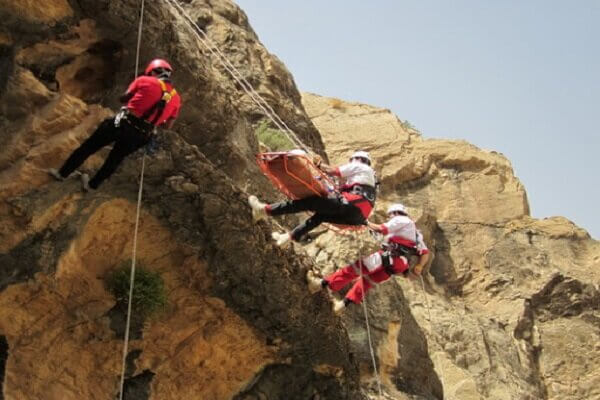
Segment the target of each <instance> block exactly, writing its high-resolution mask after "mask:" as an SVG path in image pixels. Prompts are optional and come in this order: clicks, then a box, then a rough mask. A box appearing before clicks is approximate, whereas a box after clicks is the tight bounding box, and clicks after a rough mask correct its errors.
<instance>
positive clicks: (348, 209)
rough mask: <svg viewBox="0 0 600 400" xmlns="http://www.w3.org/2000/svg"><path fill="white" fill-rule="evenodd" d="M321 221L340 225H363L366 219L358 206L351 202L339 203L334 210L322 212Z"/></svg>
mask: <svg viewBox="0 0 600 400" xmlns="http://www.w3.org/2000/svg"><path fill="white" fill-rule="evenodd" d="M322 219H323V220H322V222H329V223H331V224H340V225H353V226H355V225H365V224H366V220H365V218H364V217H363V215H362V213H361V211H360V208H358V207H355V206H353V205H351V204H340V206H339V207H337V209H336V210H335V212H331V213H327V214H323V218H322Z"/></svg>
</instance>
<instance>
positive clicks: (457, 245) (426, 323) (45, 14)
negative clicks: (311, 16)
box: [0, 0, 600, 400]
mask: <svg viewBox="0 0 600 400" xmlns="http://www.w3.org/2000/svg"><path fill="white" fill-rule="evenodd" d="M179 4H181V6H182V7H184V8H185V10H186V11H187V12H188V13H190V15H191V18H192V19H193V20H194V21H195V22H196V23H197V24H198V25H199V26H200V28H201V29H203V31H204V32H206V33H207V35H208V36H209V37H210V38H211V39H212V40H213V41H214V42H215V43H217V45H218V46H219V48H220V50H221V51H222V52H224V53H225V54H226V55H227V56H228V57H229V59H230V60H231V61H232V63H233V64H234V65H235V66H236V67H238V68H239V70H240V71H241V73H242V74H243V75H244V77H245V78H246V79H247V80H248V81H249V82H251V83H252V85H253V86H254V88H255V89H256V90H257V91H258V92H259V93H260V94H261V95H262V96H263V97H264V98H265V99H266V100H267V101H268V102H269V104H270V105H271V106H272V107H273V109H274V110H275V111H276V112H277V113H278V114H279V115H280V116H281V117H282V119H283V120H284V121H285V122H286V123H287V124H288V125H289V126H290V127H291V128H292V129H293V130H294V131H295V132H296V133H297V134H298V135H299V136H300V138H301V139H302V140H303V141H304V143H306V144H307V145H308V146H310V147H311V148H312V149H313V150H314V151H315V152H317V153H321V154H324V150H325V149H327V151H328V153H329V156H330V157H331V159H332V161H333V162H336V163H337V162H341V161H343V160H345V159H346V158H347V156H348V154H349V153H350V152H351V151H353V150H354V149H355V148H357V147H361V148H364V149H367V150H369V151H371V152H372V154H374V156H375V159H376V166H377V169H378V171H379V174H380V177H381V179H382V190H381V197H380V201H379V203H378V208H377V210H378V211H377V214H378V215H376V216H375V219H379V220H381V219H382V218H383V215H382V214H381V210H384V209H385V205H386V204H387V203H389V202H391V201H398V200H400V201H402V202H404V203H406V204H407V205H408V206H409V207H410V210H411V213H412V215H413V216H414V217H415V218H416V219H417V221H418V224H419V225H420V227H421V228H422V229H423V231H424V233H425V236H426V239H427V241H428V243H429V244H430V247H431V248H432V250H433V251H434V253H435V259H434V260H433V262H432V264H431V268H430V270H429V274H427V275H426V282H425V289H426V291H427V296H426V297H424V296H423V294H424V293H423V292H422V291H421V289H420V286H418V285H416V284H413V283H411V282H405V281H403V280H402V279H397V280H396V281H394V282H388V283H386V284H384V285H381V287H379V288H377V290H376V291H373V292H372V294H370V295H369V297H368V306H369V319H370V322H371V333H372V335H373V343H374V346H375V356H376V358H377V363H378V368H379V371H380V376H381V380H382V383H383V389H384V393H385V394H384V396H383V398H386V399H389V398H395V399H441V398H448V399H470V398H498V399H501V398H507V399H508V398H511V399H512V398H523V399H525V398H531V399H537V398H549V399H550V398H552V399H555V398H556V399H558V398H561V399H563V398H569V399H582V398H593V397H594V396H598V393H597V390H598V389H597V388H598V387H599V386H600V385H598V379H599V378H598V373H597V369H596V368H594V363H593V360H594V359H595V358H597V355H598V354H597V353H598V352H599V351H600V349H599V348H598V347H597V344H596V343H598V340H597V336H598V334H597V331H598V330H597V327H598V320H599V318H598V316H599V315H598V303H599V300H598V299H599V297H598V278H597V277H596V276H594V275H593V274H592V271H593V268H594V266H597V264H598V257H599V254H600V253H599V250H598V244H597V242H595V241H592V240H591V239H590V238H589V236H588V235H587V234H586V233H585V232H584V231H582V230H581V229H579V228H577V227H576V226H574V225H572V224H571V223H570V222H568V221H566V220H564V219H561V218H555V219H550V220H543V221H537V220H533V219H531V218H529V217H528V206H527V200H526V195H525V191H524V190H523V188H522V186H521V185H520V183H519V182H518V180H517V179H516V178H515V177H514V176H513V174H512V170H511V168H510V164H509V163H508V161H507V160H506V159H504V158H503V157H502V156H500V155H498V154H493V153H487V152H483V151H480V150H478V149H476V148H474V147H473V146H470V145H468V144H466V143H462V142H451V141H434V140H424V139H422V138H421V136H420V135H419V134H418V132H416V131H414V130H411V129H405V126H404V125H403V124H401V123H400V121H399V120H398V119H397V118H396V117H395V116H393V115H392V114H390V113H389V112H387V111H385V110H379V109H375V108H373V107H369V106H364V105H356V104H349V103H345V102H342V101H339V100H334V99H326V98H320V97H318V96H312V95H304V96H302V98H301V95H300V94H299V92H298V91H297V89H296V87H295V84H294V81H293V78H292V77H291V75H290V74H289V73H288V71H287V70H286V69H285V67H284V66H283V64H282V63H281V62H280V61H279V60H277V58H275V57H274V56H272V55H270V54H269V53H268V52H267V50H266V49H264V47H263V46H262V45H261V44H260V42H259V41H258V39H257V37H256V35H255V34H254V32H253V31H252V29H251V27H250V26H249V24H248V20H247V18H246V16H245V14H244V13H243V12H242V11H241V10H240V9H239V8H238V7H237V6H236V5H235V4H233V3H232V2H230V1H227V0H210V1H209V0H204V1H200V0H186V1H180V2H179ZM138 7H139V2H138V1H133V0H119V1H117V0H100V1H98V0H95V1H89V0H79V1H66V0H49V1H46V2H43V3H40V2H35V1H16V0H0V17H1V18H2V20H3V22H4V23H3V25H2V26H1V27H0V110H1V114H0V218H1V221H2V223H1V224H0V266H1V268H0V305H1V307H0V382H2V391H1V393H2V396H0V397H2V398H5V399H19V400H21V399H37V398H43V399H49V400H53V399H57V400H58V399H60V400H63V399H109V398H115V396H116V395H117V393H118V390H119V379H120V372H121V352H122V346H123V333H124V317H125V315H124V312H123V310H122V309H121V308H120V307H119V305H118V304H117V302H116V299H115V298H114V296H113V295H112V294H111V293H109V292H108V291H107V289H106V286H105V284H104V282H105V278H106V276H107V275H108V274H110V273H111V271H113V270H115V268H117V267H118V266H119V265H120V264H122V263H123V262H125V263H127V262H129V261H130V260H131V257H132V253H131V251H132V240H133V227H134V223H135V210H136V198H137V190H138V183H139V172H140V165H141V157H142V156H141V154H135V155H133V156H131V157H129V158H128V159H127V160H126V161H125V163H124V164H123V165H122V166H121V168H120V170H119V171H118V172H117V173H116V174H115V175H113V177H111V179H110V180H109V181H107V182H105V183H104V184H103V186H102V187H101V189H100V190H98V191H95V192H92V193H86V194H83V193H82V192H81V191H80V190H79V182H78V180H77V179H76V178H72V179H69V180H67V181H65V182H55V181H53V180H52V179H50V178H49V177H48V175H47V174H46V172H45V170H46V169H47V168H49V167H57V166H59V165H60V164H61V163H62V162H63V161H64V160H65V158H66V157H67V156H68V155H69V153H70V152H71V151H72V150H73V149H74V148H76V147H77V146H78V145H79V143H81V142H82V141H83V140H84V139H85V138H86V137H87V136H88V135H89V134H90V133H91V132H92V131H93V130H94V128H95V127H96V126H97V124H98V123H99V122H100V121H102V120H103V119H104V118H106V117H108V116H111V115H112V114H113V113H114V111H115V110H116V109H117V108H118V104H117V102H116V98H117V97H118V95H119V94H121V93H122V92H123V90H124V89H125V87H126V85H127V84H128V83H129V81H130V80H131V79H132V78H133V76H134V65H135V46H136V35H137V28H138V25H137V24H138V19H137V15H138V11H139V10H138ZM154 57H165V58H168V59H169V61H170V62H171V64H172V65H173V67H174V69H175V74H174V83H175V85H176V87H177V89H178V91H179V92H180V93H181V95H182V98H183V102H184V107H183V110H182V114H181V116H180V118H179V120H178V122H177V124H176V126H175V129H174V130H173V131H169V132H166V134H165V135H163V137H162V139H161V140H162V148H161V150H160V151H159V152H158V153H157V155H156V156H154V157H153V158H151V159H149V158H147V159H146V169H145V174H144V186H143V201H142V209H141V217H140V230H139V237H138V249H137V259H138V261H139V263H140V264H141V265H144V266H145V267H146V268H147V269H149V270H151V271H155V272H157V273H158V274H160V276H161V278H162V280H163V281H164V284H165V287H166V292H167V307H166V308H165V309H164V310H162V311H161V312H159V313H158V314H156V315H153V316H151V317H149V318H146V319H144V318H141V317H140V316H134V320H133V327H132V332H131V335H132V336H131V342H130V345H129V353H128V356H127V374H126V381H125V393H124V394H125V398H127V399H129V400H131V399H161V400H165V399H166V400H169V399H178V400H180V399H198V398H201V399H211V400H212V399H239V400H257V399H313V400H316V399H320V400H323V399H328V400H330V399H334V400H335V399H367V398H371V399H376V398H377V395H376V393H377V391H376V385H375V376H374V374H373V370H372V368H371V361H370V352H369V347H368V343H367V337H366V333H367V332H366V330H365V326H364V322H365V321H364V316H363V314H362V310H361V309H360V308H355V309H350V310H348V312H347V313H346V315H345V316H344V317H343V318H341V319H340V318H338V317H335V316H334V315H333V314H332V312H331V307H330V299H329V297H328V296H327V295H326V294H325V293H321V294H318V295H315V296H311V295H309V294H308V292H307V290H306V285H305V282H304V276H305V273H306V271H307V269H308V268H320V269H322V270H323V272H324V273H325V272H327V271H329V270H331V269H333V268H335V267H337V266H341V265H343V264H344V263H345V262H347V261H350V260H351V259H353V258H355V257H357V256H358V255H359V254H364V253H365V252H367V251H370V250H372V249H373V248H374V247H375V245H376V243H375V242H374V241H373V240H372V239H371V238H369V237H368V236H367V235H365V234H363V233H359V234H356V235H354V234H350V235H334V234H333V233H332V232H324V231H323V232H317V233H316V235H315V236H316V238H315V240H313V241H312V242H311V243H310V244H308V245H306V244H303V245H295V246H294V248H293V249H286V250H282V249H279V248H277V247H275V246H274V245H273V243H272V241H271V239H270V232H271V230H272V229H275V226H273V225H271V224H270V223H264V222H261V223H259V224H255V223H254V222H253V221H252V219H251V215H250V211H249V209H248V207H247V205H246V197H247V194H248V193H249V192H260V193H262V194H263V196H264V197H266V198H268V199H270V200H274V199H276V198H278V196H279V194H278V193H276V191H275V190H274V189H273V188H272V187H271V185H270V184H269V183H268V182H267V181H266V179H264V177H262V175H261V174H260V172H259V170H258V168H257V167H256V164H255V162H254V154H255V153H256V152H257V151H258V142H257V139H256V137H255V128H256V126H257V124H258V123H259V121H261V120H262V119H263V118H264V114H263V111H262V110H260V108H259V107H257V106H256V105H255V104H254V103H253V102H252V101H251V100H250V99H249V98H248V96H246V95H245V94H244V93H243V92H242V90H241V89H240V87H239V86H238V85H237V83H236V82H235V80H233V79H232V78H230V77H229V75H228V74H227V72H226V71H225V69H224V67H223V66H222V65H220V64H219V63H218V62H217V60H216V59H215V58H214V57H213V56H211V54H210V51H208V50H207V49H206V48H204V47H202V46H201V44H199V43H198V41H197V40H196V39H195V36H194V35H193V34H192V33H191V31H190V30H189V29H188V27H187V26H186V23H185V20H184V19H183V18H182V16H181V15H180V14H179V13H177V11H176V9H175V8H174V7H173V6H172V4H171V3H170V2H168V1H164V2H146V11H145V14H144V26H143V41H142V46H141V60H142V61H141V63H142V66H141V67H143V65H145V63H146V62H147V61H148V60H150V59H151V58H154ZM305 110H306V111H305ZM315 125H316V127H315ZM317 128H318V129H319V130H320V131H321V135H322V136H321V135H320V134H319V131H318V130H317ZM105 156H106V151H104V152H100V153H98V154H97V155H95V156H93V157H91V158H90V159H89V160H88V161H87V162H86V163H85V164H84V166H83V170H87V171H93V170H95V169H97V168H98V167H99V165H100V164H101V163H102V160H103V158H104V157H105ZM280 222H281V221H280ZM274 224H277V221H275V222H274ZM319 233H321V234H320V235H319ZM417 283H418V282H417ZM427 304H430V306H431V307H430V309H429V308H428V307H427ZM429 311H430V312H431V315H429ZM430 317H431V318H430ZM565 331H566V332H568V334H567V335H565V334H564V332H565ZM572 338H576V339H574V340H571V339H572ZM434 367H435V369H434Z"/></svg>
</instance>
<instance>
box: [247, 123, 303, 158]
mask: <svg viewBox="0 0 600 400" xmlns="http://www.w3.org/2000/svg"><path fill="white" fill-rule="evenodd" d="M256 138H257V139H258V141H259V142H261V143H263V144H264V145H265V146H267V147H268V148H269V149H270V150H271V151H283V150H291V149H293V148H294V147H295V146H294V144H293V143H292V142H291V141H290V139H288V137H287V136H286V135H285V133H284V132H282V131H280V130H279V129H273V128H270V127H269V122H268V121H266V120H263V121H261V123H260V124H259V125H258V128H256Z"/></svg>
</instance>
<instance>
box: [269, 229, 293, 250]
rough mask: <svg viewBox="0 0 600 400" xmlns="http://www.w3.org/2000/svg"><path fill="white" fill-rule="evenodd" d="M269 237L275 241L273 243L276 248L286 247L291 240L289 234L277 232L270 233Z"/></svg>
mask: <svg viewBox="0 0 600 400" xmlns="http://www.w3.org/2000/svg"><path fill="white" fill-rule="evenodd" d="M271 237H272V238H273V240H275V242H276V243H277V246H279V247H283V246H285V245H287V244H288V243H289V242H290V239H291V238H292V237H291V236H290V234H289V233H279V232H273V233H271Z"/></svg>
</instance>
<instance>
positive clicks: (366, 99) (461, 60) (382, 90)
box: [235, 0, 600, 239]
mask: <svg viewBox="0 0 600 400" xmlns="http://www.w3.org/2000/svg"><path fill="white" fill-rule="evenodd" d="M235 1H236V3H237V4H238V5H239V6H240V7H241V8H242V9H243V10H244V11H245V12H246V14H247V15H248V18H249V20H250V24H251V26H252V27H253V29H254V30H255V32H256V33H257V34H258V36H259V39H260V40H261V42H262V43H263V44H264V45H265V46H266V47H267V49H268V50H269V51H270V52H271V53H273V54H275V55H276V56H277V57H279V59H281V60H282V61H283V62H284V63H285V65H286V66H287V68H288V69H289V70H290V72H291V73H292V75H293V76H294V79H295V81H296V84H297V86H298V88H299V89H300V90H301V91H307V92H311V93H316V94H320V95H323V96H331V97H338V98H341V99H343V100H346V101H357V102H361V103H365V104H370V105H373V106H377V107H382V108H388V109H390V110H391V111H392V112H394V113H395V114H396V115H397V116H398V117H399V118H400V119H402V120H408V121H410V123H411V124H412V125H414V126H415V127H416V128H417V129H418V130H419V131H420V132H421V133H422V134H423V136H424V137H425V138H449V139H464V140H466V141H468V142H470V143H472V144H474V145H476V146H478V147H480V148H482V149H486V150H495V151H498V152H501V153H503V154H504V155H505V156H506V157H507V158H508V159H509V160H510V161H511V163H512V165H513V168H514V170H515V174H516V175H517V177H518V178H519V179H520V180H521V182H522V183H523V184H524V186H525V189H526V191H527V196H528V199H529V205H530V209H531V214H532V216H533V217H536V218H545V217H550V216H556V215H561V216H564V217H566V218H568V219H570V220H571V221H573V222H575V223H576V224H577V225H579V226H580V227H582V228H584V229H586V230H587V231H588V232H589V233H590V234H591V235H592V237H594V238H595V239H600V212H599V210H598V208H599V207H600V185H599V179H598V173H599V172H600V168H599V167H600V162H599V161H598V160H599V159H600V157H599V155H598V153H599V152H600V129H599V128H598V125H599V123H598V121H597V119H598V117H599V116H600V0H577V1H567V0H565V1H559V0H527V1H523V0H373V1H364V0H320V1H317V0H302V1H300V0H287V1H281V0H235Z"/></svg>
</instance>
